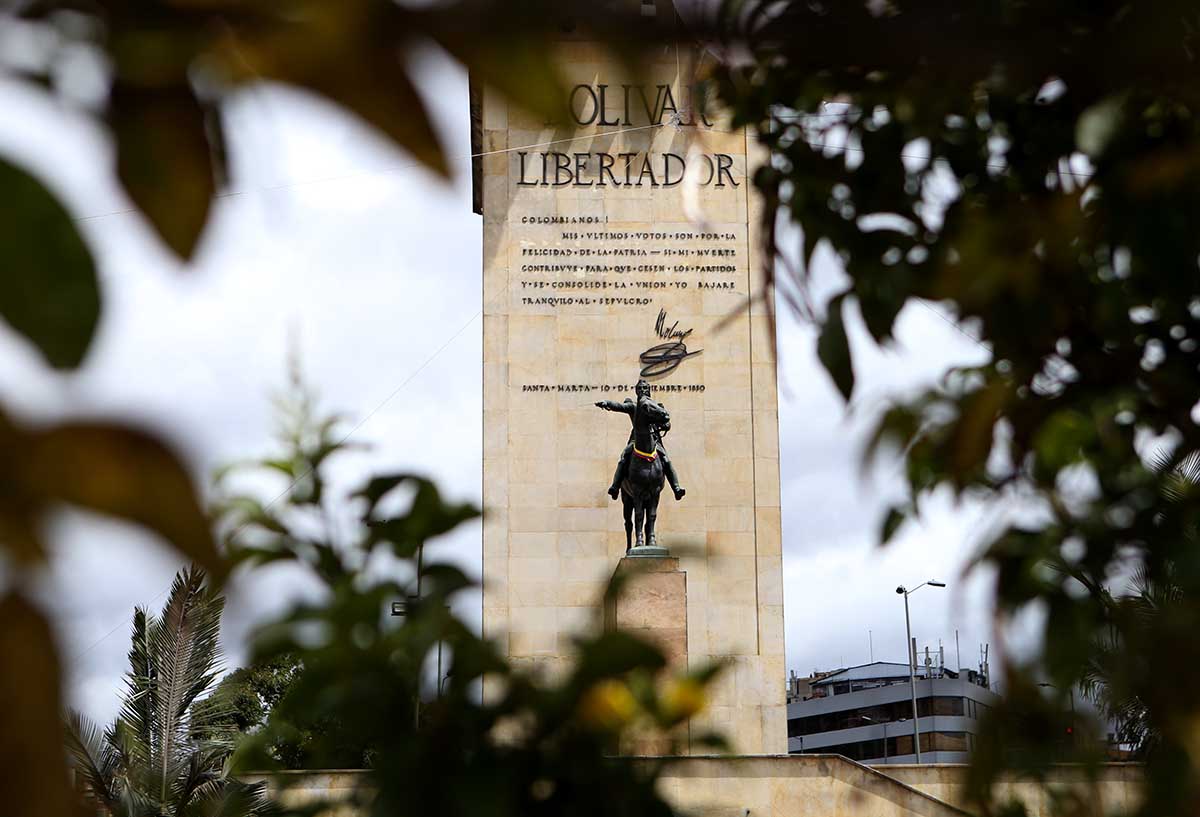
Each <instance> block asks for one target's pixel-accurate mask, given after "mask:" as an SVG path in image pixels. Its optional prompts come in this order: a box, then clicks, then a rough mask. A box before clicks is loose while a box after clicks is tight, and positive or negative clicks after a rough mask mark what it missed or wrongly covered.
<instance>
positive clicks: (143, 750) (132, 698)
mask: <svg viewBox="0 0 1200 817" xmlns="http://www.w3.org/2000/svg"><path fill="white" fill-rule="evenodd" d="M154 626H155V622H154V617H153V616H151V615H149V614H148V613H147V612H146V611H145V610H144V609H143V608H141V607H139V608H136V609H135V610H134V611H133V634H132V637H131V639H130V645H129V672H128V673H127V674H126V676H125V697H124V700H123V701H122V702H121V714H120V717H119V722H120V723H121V724H123V726H122V729H123V730H124V734H123V735H122V749H123V751H125V752H126V754H127V755H128V756H129V763H130V764H136V763H140V762H149V760H150V757H151V756H152V755H153V753H154V721H155V714H156V710H157V694H156V679H155V667H154V661H153V659H152V657H151V656H152V647H151V644H150V631H151V630H152V629H153V628H154Z"/></svg>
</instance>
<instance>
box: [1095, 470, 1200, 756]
mask: <svg viewBox="0 0 1200 817" xmlns="http://www.w3.org/2000/svg"><path fill="white" fill-rule="evenodd" d="M1155 467H1156V468H1157V469H1158V470H1159V471H1161V472H1163V473H1164V475H1165V481H1164V486H1163V491H1164V500H1165V502H1164V503H1163V505H1162V512H1163V513H1172V512H1173V510H1174V507H1175V505H1176V503H1179V502H1185V501H1186V500H1187V499H1188V497H1189V494H1191V493H1192V492H1194V491H1195V490H1196V489H1197V486H1200V457H1198V456H1190V457H1187V458H1185V459H1184V460H1183V461H1182V462H1179V463H1178V464H1174V463H1172V461H1171V459H1170V458H1166V457H1159V458H1158V459H1157V460H1156V462H1155ZM1197 533H1198V532H1197V530H1196V529H1195V528H1191V529H1188V530H1186V531H1185V535H1186V536H1187V539H1188V542H1189V544H1190V545H1191V546H1192V547H1195V546H1196V545H1197V543H1198V542H1200V539H1198V538H1197ZM1176 572H1177V570H1176V568H1175V567H1174V565H1172V564H1170V563H1167V564H1164V565H1163V567H1162V569H1161V570H1160V572H1159V573H1158V575H1157V576H1151V575H1150V573H1149V571H1147V570H1146V569H1145V568H1139V569H1138V570H1137V571H1136V572H1135V574H1134V577H1133V581H1132V585H1131V588H1130V592H1129V593H1128V594H1127V595H1121V596H1116V597H1114V596H1112V595H1109V596H1108V598H1107V599H1106V601H1107V608H1108V613H1107V615H1108V621H1109V627H1108V629H1107V631H1105V632H1104V633H1103V634H1102V635H1101V636H1100V637H1099V638H1097V639H1096V642H1095V643H1094V644H1093V646H1092V653H1091V658H1090V661H1089V665H1088V669H1087V672H1086V673H1085V674H1084V677H1083V680H1082V682H1081V688H1082V691H1083V693H1084V694H1085V695H1086V696H1087V697H1088V698H1089V699H1091V700H1092V701H1093V702H1094V703H1095V704H1096V705H1097V706H1098V707H1099V708H1100V711H1101V712H1102V713H1103V714H1104V715H1105V717H1106V718H1108V719H1109V721H1110V722H1111V723H1112V724H1113V725H1115V727H1116V738H1117V740H1118V741H1119V742H1120V743H1121V744H1122V745H1127V746H1129V747H1130V751H1131V752H1132V754H1133V756H1134V757H1137V758H1141V759H1145V758H1147V757H1149V756H1151V755H1152V754H1153V753H1154V752H1157V751H1159V750H1160V749H1161V748H1162V743H1163V741H1162V732H1161V729H1160V725H1159V723H1158V722H1157V721H1156V719H1155V714H1156V713H1155V712H1153V711H1152V710H1151V709H1150V707H1149V706H1147V701H1148V700H1153V699H1156V698H1159V697H1160V696H1161V695H1162V693H1161V692H1159V691H1157V690H1156V689H1155V687H1157V686H1160V685H1169V684H1171V683H1173V681H1171V680H1170V679H1162V678H1156V677H1154V676H1153V675H1151V674H1150V673H1149V669H1150V667H1151V666H1152V663H1151V661H1150V658H1151V656H1149V655H1147V654H1145V651H1146V650H1152V649H1154V648H1155V644H1154V637H1155V634H1156V633H1158V632H1161V631H1163V630H1164V629H1166V628H1170V627H1180V626H1182V627H1187V626H1190V623H1191V621H1192V619H1191V617H1190V615H1189V613H1190V609H1191V607H1192V606H1193V605H1194V604H1195V602H1194V601H1192V600H1191V599H1188V598H1185V597H1184V595H1183V589H1182V588H1181V587H1180V585H1179V584H1178V582H1177V581H1176V580H1175V575H1176Z"/></svg>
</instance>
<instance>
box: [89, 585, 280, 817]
mask: <svg viewBox="0 0 1200 817" xmlns="http://www.w3.org/2000/svg"><path fill="white" fill-rule="evenodd" d="M224 606H225V602H224V599H223V598H222V597H221V596H220V595H219V594H218V593H216V592H215V591H213V590H212V589H210V588H209V587H208V586H206V582H205V576H204V573H203V571H201V570H199V569H197V568H190V569H187V570H184V571H182V572H180V573H178V574H176V576H175V581H174V583H173V584H172V585H171V594H170V596H169V597H168V599H167V602H166V605H165V606H164V607H163V611H162V614H161V615H160V616H159V617H157V618H155V617H154V616H151V615H148V614H147V612H146V611H145V610H144V609H141V608H138V609H137V610H136V611H135V614H134V618H133V639H132V646H131V647H130V649H129V672H128V674H127V675H126V677H125V684H126V689H125V698H124V701H123V702H122V705H121V714H120V716H119V717H118V718H117V720H116V722H114V723H113V724H112V726H110V727H109V728H108V729H106V730H104V731H101V730H100V729H98V728H97V727H96V725H95V724H93V723H91V722H90V721H88V719H87V718H86V717H84V716H83V715H80V714H79V713H72V714H71V715H70V717H69V718H68V721H67V747H68V749H69V750H70V753H71V757H72V759H73V761H74V767H75V771H76V774H77V775H78V780H79V781H80V784H81V786H82V788H83V790H84V792H85V793H86V795H87V797H88V800H89V802H90V803H91V804H92V805H94V806H95V808H96V809H97V810H98V812H99V813H101V814H104V815H111V817H163V815H179V817H185V816H186V815H216V814H228V815H231V816H232V815H246V814H257V813H258V812H259V811H260V809H261V807H262V806H263V804H264V801H263V800H262V798H261V795H260V793H259V791H258V790H257V788H256V787H253V786H247V785H245V784H243V783H240V782H238V781H237V780H235V779H232V778H229V777H227V776H226V773H225V772H226V760H227V759H228V757H229V755H230V753H231V752H232V750H233V741H232V732H230V731H228V730H226V731H222V730H221V729H219V728H218V721H219V714H220V713H219V710H218V709H217V708H215V707H213V706H211V705H206V704H207V703H209V702H208V701H206V700H203V699H202V697H201V696H203V695H204V694H205V692H207V691H208V689H209V688H210V687H211V686H212V683H213V681H214V680H215V678H216V676H217V673H218V666H219V663H220V652H219V648H218V646H217V638H218V634H219V631H220V623H221V611H222V610H223V609H224Z"/></svg>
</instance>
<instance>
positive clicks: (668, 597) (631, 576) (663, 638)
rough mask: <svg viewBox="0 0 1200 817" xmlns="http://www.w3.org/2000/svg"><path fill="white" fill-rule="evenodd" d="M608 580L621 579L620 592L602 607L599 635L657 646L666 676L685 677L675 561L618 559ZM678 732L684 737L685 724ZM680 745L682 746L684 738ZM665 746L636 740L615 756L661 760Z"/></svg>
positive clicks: (682, 586) (650, 738)
mask: <svg viewBox="0 0 1200 817" xmlns="http://www.w3.org/2000/svg"><path fill="white" fill-rule="evenodd" d="M643 549H644V550H649V548H643ZM655 550H666V549H665V548H655ZM614 576H617V577H620V578H623V579H624V588H623V592H622V593H621V594H620V595H619V596H618V597H617V598H615V599H610V600H609V601H608V603H607V605H606V607H605V610H604V624H605V629H609V630H613V629H617V630H624V631H625V632H628V633H631V634H633V635H636V636H638V637H640V638H643V639H645V640H646V641H649V642H651V643H652V644H655V645H657V646H658V647H659V649H661V650H662V651H663V654H664V655H665V656H666V658H667V666H666V670H665V672H666V673H676V672H683V671H685V670H686V669H687V666H688V646H687V573H685V572H684V571H682V570H680V569H679V559H677V558H673V557H671V556H650V555H645V556H643V555H640V554H638V555H633V554H631V555H629V556H626V557H624V558H623V559H621V561H620V563H619V564H618V565H617V569H616V571H615V573H614ZM681 730H683V734H684V735H685V736H686V734H687V732H686V730H687V726H686V724H685V725H683V726H682V727H681ZM684 742H685V744H686V738H685V741H684ZM669 746H670V741H669V740H668V738H667V737H665V736H663V735H636V736H634V737H632V738H628V739H626V740H625V741H623V742H622V745H621V753H622V754H625V755H640V756H651V755H663V754H666V753H667V752H668V751H669Z"/></svg>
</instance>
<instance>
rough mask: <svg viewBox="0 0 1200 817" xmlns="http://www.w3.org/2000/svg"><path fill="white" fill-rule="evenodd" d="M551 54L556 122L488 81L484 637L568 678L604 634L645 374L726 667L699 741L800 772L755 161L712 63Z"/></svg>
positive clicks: (687, 548)
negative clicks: (579, 635) (626, 61)
mask: <svg viewBox="0 0 1200 817" xmlns="http://www.w3.org/2000/svg"><path fill="white" fill-rule="evenodd" d="M641 5H643V6H645V7H646V9H645V12H646V13H647V14H649V13H650V12H651V11H653V13H656V14H662V13H664V12H663V8H662V7H663V5H664V4H662V3H659V4H657V5H651V4H646V3H642V4H641ZM668 8H669V7H668ZM556 53H557V54H558V56H559V58H560V60H561V65H562V71H563V74H564V76H565V77H566V78H567V80H568V82H567V86H566V89H565V91H564V99H563V100H562V115H561V117H559V118H558V119H557V120H556V121H549V122H548V121H545V119H544V117H540V116H535V115H532V114H530V113H528V112H525V111H523V110H521V109H520V108H518V107H516V106H514V105H511V104H509V103H508V102H507V101H506V100H505V99H504V97H503V96H501V95H500V94H499V93H498V92H497V91H495V90H494V89H493V88H491V87H489V86H488V85H487V84H486V81H487V78H486V77H473V85H474V89H473V90H474V93H473V106H472V107H473V111H472V114H473V119H474V125H475V128H474V142H475V144H476V148H475V150H474V151H473V152H475V153H481V154H483V155H482V156H480V157H479V158H478V159H477V164H476V176H475V187H476V190H475V193H476V196H475V206H476V208H477V209H478V210H480V211H481V212H482V216H483V232H484V242H483V264H484V268H483V303H484V317H483V347H484V348H483V361H484V363H483V366H484V371H483V401H484V423H483V437H484V465H483V499H484V510H485V517H484V524H483V581H484V585H483V629H484V634H485V635H486V636H487V637H489V638H494V639H496V640H498V641H499V642H500V643H501V644H502V646H503V649H504V650H505V651H506V652H507V654H508V656H509V657H510V659H511V660H512V661H513V663H514V664H517V665H536V666H538V667H540V668H543V669H544V670H545V671H548V672H555V671H558V670H560V669H562V668H563V667H565V666H566V662H569V661H570V658H571V636H572V634H574V633H576V632H579V631H580V630H581V629H583V628H585V627H588V626H593V625H594V624H595V623H596V622H597V621H598V620H599V619H600V618H602V611H601V605H602V595H603V590H604V587H605V585H606V583H607V582H608V580H609V579H610V577H611V576H612V574H613V572H614V569H616V567H617V564H618V563H619V562H620V560H621V559H622V558H623V557H624V555H625V548H626V536H625V529H624V523H623V519H622V513H621V503H620V502H614V501H612V500H611V499H610V498H609V496H608V494H607V493H606V488H607V487H608V485H609V483H610V481H611V479H612V476H613V471H614V468H615V467H616V464H617V459H618V457H619V456H620V454H621V452H622V451H623V449H624V448H625V445H626V443H627V442H628V440H629V434H630V422H629V418H628V416H626V415H621V414H614V413H611V412H606V411H602V410H601V409H599V408H597V407H596V405H595V404H596V403H597V402H598V401H606V400H611V401H617V402H620V401H623V400H625V399H626V398H630V399H632V398H633V387H634V384H635V382H636V381H637V380H639V379H640V378H643V377H644V378H645V379H646V380H647V381H649V382H650V383H651V388H652V393H653V399H655V400H656V401H658V402H659V403H661V404H662V405H663V406H664V407H665V408H666V409H667V410H668V412H669V413H670V420H671V430H670V432H669V433H668V434H667V435H666V437H665V438H664V440H663V444H664V448H665V449H666V450H667V451H668V452H669V455H670V458H671V460H672V462H673V463H674V466H675V468H676V470H677V471H678V473H679V477H680V482H681V484H682V485H683V486H684V487H685V488H686V491H687V494H686V496H685V497H684V498H683V499H682V500H679V501H676V500H675V499H674V498H673V497H672V495H671V491H670V489H669V488H667V489H666V490H664V492H663V495H662V498H661V502H660V510H659V514H658V520H657V533H658V542H659V544H660V545H664V546H666V547H668V548H669V549H670V552H671V556H672V557H673V558H678V560H679V570H681V571H682V572H683V573H685V574H686V605H685V606H686V644H687V661H688V662H690V663H691V664H692V665H693V666H698V665H700V664H701V663H704V662H707V661H711V660H721V661H724V662H727V663H728V668H727V669H726V671H725V672H724V673H723V675H722V676H721V679H720V681H719V682H718V683H717V684H716V686H715V687H714V689H713V694H712V696H711V699H710V703H709V706H708V708H707V709H706V710H705V712H704V713H703V714H702V715H700V716H698V718H697V720H699V721H701V723H700V726H702V727H703V728H706V729H707V728H715V729H718V730H720V731H722V732H723V733H724V734H726V735H727V736H728V737H729V738H730V740H731V741H732V743H733V746H734V749H735V751H737V752H740V753H745V754H774V753H785V752H786V751H787V723H786V709H785V699H784V694H785V663H784V646H783V645H784V638H783V587H782V564H781V541H780V539H781V537H780V512H779V442H778V416H777V398H776V372H775V356H774V344H775V339H774V335H773V329H772V322H771V320H770V318H769V316H768V307H767V304H769V303H770V302H771V301H770V298H771V296H770V294H769V293H765V292H764V281H765V279H764V275H763V269H762V267H761V258H762V256H761V253H760V252H759V251H758V243H759V235H758V226H759V224H760V211H759V204H758V203H757V201H756V198H755V196H754V194H753V192H752V185H751V183H750V181H749V175H748V173H747V168H748V167H750V168H753V167H754V166H755V161H756V158H757V157H758V156H759V152H758V149H757V148H756V146H755V145H754V144H753V142H752V140H751V138H750V136H749V135H748V134H747V133H746V132H745V131H744V130H742V129H733V128H730V127H729V125H728V122H727V121H725V120H724V119H722V118H721V117H719V116H718V115H717V114H715V113H712V112H705V113H701V111H700V110H699V106H696V105H693V104H692V103H693V99H692V96H693V95H692V90H691V88H690V87H689V86H690V84H691V80H690V77H691V76H692V74H691V72H690V70H689V69H690V67H691V66H694V65H695V64H696V62H695V61H696V60H697V59H698V58H699V57H698V55H699V54H701V52H700V51H699V50H698V49H693V48H690V47H688V46H685V45H678V46H676V45H674V44H669V45H665V46H662V47H660V48H658V49H656V50H655V52H654V53H653V54H652V57H651V59H649V60H648V61H647V62H646V63H645V64H644V65H643V66H642V72H641V74H640V75H639V76H632V77H631V76H626V75H623V73H622V69H621V66H620V65H618V64H617V62H615V61H614V60H612V59H610V57H609V56H608V54H607V52H606V51H605V50H604V49H603V48H602V47H601V46H600V45H599V44H597V43H591V42H586V41H583V40H564V41H563V42H561V43H559V44H557V46H556ZM647 453H649V452H647ZM675 625H676V626H677V625H678V623H677V622H676V623H675ZM693 725H694V726H695V724H693ZM693 731H696V730H695V729H694V730H693Z"/></svg>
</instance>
